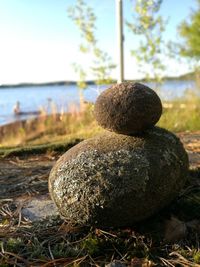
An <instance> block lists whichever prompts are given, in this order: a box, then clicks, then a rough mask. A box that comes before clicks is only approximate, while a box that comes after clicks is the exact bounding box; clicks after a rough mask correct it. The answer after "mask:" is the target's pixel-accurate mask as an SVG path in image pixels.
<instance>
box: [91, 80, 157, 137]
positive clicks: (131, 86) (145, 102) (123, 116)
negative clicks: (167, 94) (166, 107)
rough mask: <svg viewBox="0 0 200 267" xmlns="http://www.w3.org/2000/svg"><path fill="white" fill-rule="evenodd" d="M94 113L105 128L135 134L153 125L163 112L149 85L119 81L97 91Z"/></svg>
mask: <svg viewBox="0 0 200 267" xmlns="http://www.w3.org/2000/svg"><path fill="white" fill-rule="evenodd" d="M94 114H95V117H96V120H97V122H98V123H99V125H101V126H102V127H103V128H105V129H108V130H110V131H113V132H116V133H121V134H135V133H138V132H141V131H144V130H146V129H147V128H150V127H152V126H153V125H155V124H156V122H157V121H158V120H159V118H160V116H161V114H162V104H161V101H160V98H159V97H158V95H157V94H156V93H155V92H154V91H153V90H152V89H150V88H149V87H147V86H145V85H143V84H140V83H121V84H115V85H113V86H112V87H110V88H109V89H107V90H105V91H103V92H102V93H101V94H100V96H99V97H98V98H97V101H96V103H95V109H94Z"/></svg>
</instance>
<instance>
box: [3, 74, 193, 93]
mask: <svg viewBox="0 0 200 267" xmlns="http://www.w3.org/2000/svg"><path fill="white" fill-rule="evenodd" d="M163 79H164V80H165V81H172V80H194V79H195V74H194V72H190V73H186V74H183V75H180V76H176V77H164V78H163ZM126 81H127V82H128V81H130V82H131V81H132V82H145V79H140V80H126ZM151 81H152V82H154V80H153V79H152V80H151ZM112 83H116V80H113V81H112ZM76 84H77V81H55V82H45V83H18V84H2V85H0V89H7V88H19V87H41V86H63V85H76ZM86 84H87V85H95V81H94V80H89V81H86Z"/></svg>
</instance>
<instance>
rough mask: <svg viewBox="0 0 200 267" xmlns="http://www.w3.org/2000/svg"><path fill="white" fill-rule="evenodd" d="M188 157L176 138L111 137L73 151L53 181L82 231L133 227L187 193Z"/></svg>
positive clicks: (155, 133) (160, 134) (56, 195)
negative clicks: (84, 228) (95, 227)
mask: <svg viewBox="0 0 200 267" xmlns="http://www.w3.org/2000/svg"><path fill="white" fill-rule="evenodd" d="M187 174H188V157H187V154H186V152H185V150H184V148H183V146H182V144H181V142H180V141H179V139H178V138H177V137H176V136H175V135H174V134H172V133H170V132H168V131H166V130H164V129H161V128H157V127H153V128H152V129H149V130H147V131H146V132H145V133H143V134H140V135H138V136H128V135H120V134H116V133H112V132H105V133H103V134H101V135H99V136H96V137H94V138H91V139H88V140H85V141H83V142H81V143H79V144H78V145H76V146H74V147H73V148H71V149H70V150H68V151H67V152H66V153H65V154H64V155H63V156H62V157H61V158H60V159H59V160H58V162H57V163H56V165H55V166H54V168H53V169H52V171H51V173H50V177H49V191H50V194H51V197H52V199H53V200H54V201H55V203H56V205H57V207H58V209H59V211H60V213H61V214H62V215H63V216H64V217H65V218H66V219H67V220H69V221H70V222H72V223H78V224H81V225H87V224H89V225H98V226H101V227H102V226H115V227H119V226H130V225H132V224H133V223H135V222H138V221H140V220H143V219H145V218H147V217H149V216H151V215H152V214H154V213H156V212H158V211H159V210H160V209H161V208H163V207H164V206H166V205H167V204H169V203H170V202H171V201H172V200H173V199H174V198H175V197H176V196H177V194H178V193H179V191H180V189H181V188H182V187H183V185H184V183H185V181H186V177H187Z"/></svg>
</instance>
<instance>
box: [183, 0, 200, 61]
mask: <svg viewBox="0 0 200 267" xmlns="http://www.w3.org/2000/svg"><path fill="white" fill-rule="evenodd" d="M196 1H197V4H198V7H197V10H195V11H193V12H192V13H191V15H190V20H189V22H188V21H186V20H184V21H183V22H182V23H181V25H180V26H179V34H180V36H181V37H182V38H183V39H184V44H183V45H182V46H181V51H180V52H181V55H182V56H186V57H190V58H194V59H197V60H199V59H200V0H196Z"/></svg>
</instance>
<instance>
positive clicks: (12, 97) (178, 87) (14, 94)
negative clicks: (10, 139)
mask: <svg viewBox="0 0 200 267" xmlns="http://www.w3.org/2000/svg"><path fill="white" fill-rule="evenodd" d="M147 85H149V86H150V87H151V88H152V89H155V91H157V93H158V95H159V96H160V98H161V100H162V101H168V100H173V99H174V98H180V97H182V96H183V95H184V94H185V92H186V90H193V88H195V82H194V81H192V80H181V81H180V80H168V81H165V82H164V83H163V84H162V85H159V86H157V85H156V84H154V83H150V84H147ZM107 87H108V86H105V85H104V86H97V85H88V87H87V88H86V89H84V90H82V91H81V94H82V95H83V98H84V100H85V101H88V102H95V100H96V98H97V97H98V95H99V94H100V93H101V92H102V91H103V90H105V89H106V88H107ZM17 101H19V103H20V110H21V111H22V112H23V113H22V115H17V116H16V115H15V113H14V112H13V108H14V106H15V105H16V103H17ZM79 101H80V89H78V87H77V86H76V85H53V86H52V85H50V86H44V85H43V86H30V87H28V86H27V87H24V86H23V87H2V88H0V125H5V124H8V123H11V122H14V121H16V120H24V119H29V118H31V117H34V116H37V115H35V113H36V112H37V111H39V110H43V111H45V112H46V113H48V114H50V113H51V112H54V113H55V112H56V113H60V112H70V111H72V110H73V109H78V108H79Z"/></svg>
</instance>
